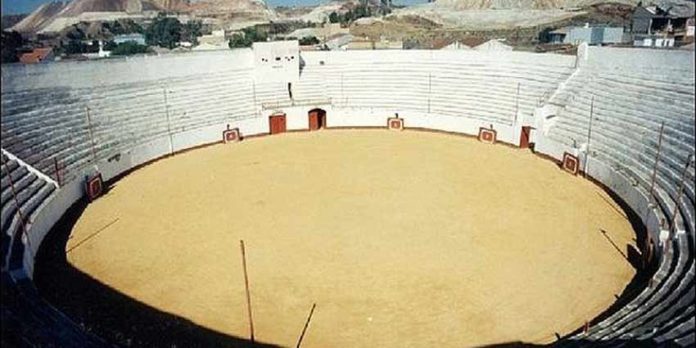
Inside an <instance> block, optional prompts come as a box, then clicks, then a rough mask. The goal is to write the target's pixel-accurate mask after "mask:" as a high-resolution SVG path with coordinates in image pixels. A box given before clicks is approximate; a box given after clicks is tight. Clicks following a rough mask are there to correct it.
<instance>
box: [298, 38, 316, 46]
mask: <svg viewBox="0 0 696 348" xmlns="http://www.w3.org/2000/svg"><path fill="white" fill-rule="evenodd" d="M318 44H319V39H317V38H316V37H315V36H305V37H303V38H301V39H300V45H302V46H306V45H318Z"/></svg>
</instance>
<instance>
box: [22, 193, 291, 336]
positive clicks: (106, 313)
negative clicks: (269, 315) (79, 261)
mask: <svg viewBox="0 0 696 348" xmlns="http://www.w3.org/2000/svg"><path fill="white" fill-rule="evenodd" d="M86 207H87V203H85V202H83V201H78V202H77V203H75V204H74V205H73V206H72V207H71V208H70V209H69V210H68V211H67V212H66V213H65V215H64V216H63V217H62V218H61V219H60V220H59V221H58V223H57V224H56V225H55V226H54V227H53V229H52V230H51V232H49V234H48V235H47V236H46V239H45V240H44V242H43V243H42V246H41V249H40V250H39V253H38V255H37V257H36V267H35V275H34V283H35V284H36V287H37V288H38V291H39V294H40V295H41V296H42V297H43V298H45V299H46V300H48V301H49V302H50V303H51V304H53V305H54V306H55V307H56V308H58V309H59V310H60V311H62V312H63V313H65V314H66V315H68V317H70V318H71V319H72V320H73V321H74V322H75V323H77V324H78V325H80V326H82V327H83V328H84V329H85V331H87V332H91V333H94V334H96V335H97V336H99V337H101V338H103V339H104V340H106V341H107V342H109V343H114V344H117V345H119V346H125V347H128V346H134V347H279V346H277V345H273V344H267V343H262V342H258V341H256V342H255V343H253V344H252V343H251V342H250V341H249V340H247V339H245V338H240V337H234V336H230V335H227V334H224V333H221V332H217V331H214V330H211V329H208V328H205V327H202V326H200V325H197V324H195V323H193V322H191V321H190V320H188V319H185V318H183V317H180V316H177V315H174V314H170V313H166V312H163V311H160V310H158V309H156V308H154V307H151V306H149V305H147V304H144V303H142V302H139V301H137V300H135V299H133V298H131V297H128V296H126V295H124V294H123V293H121V292H119V291H117V290H115V289H113V288H111V287H109V286H108V285H105V284H103V283H101V282H100V281H98V280H96V279H94V278H92V277H91V276H90V275H88V274H86V273H84V272H82V271H80V270H79V269H77V268H75V267H73V266H72V265H70V264H69V263H68V262H67V258H66V252H65V250H66V249H65V248H66V244H67V241H68V238H69V236H70V231H71V230H72V228H73V226H74V225H75V223H76V221H77V219H78V218H79V216H80V215H81V214H82V212H83V211H84V210H85V208H86Z"/></svg>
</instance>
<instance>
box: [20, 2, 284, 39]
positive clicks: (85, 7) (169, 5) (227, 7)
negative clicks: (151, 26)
mask: <svg viewBox="0 0 696 348" xmlns="http://www.w3.org/2000/svg"><path fill="white" fill-rule="evenodd" d="M154 11H167V12H176V13H183V14H190V15H192V16H195V17H199V18H218V19H223V20H230V21H241V22H254V21H255V22H259V21H260V22H265V21H269V20H273V19H276V18H277V15H276V13H275V12H274V11H273V10H272V9H271V8H270V7H268V5H266V3H265V2H264V1H263V0H72V1H70V2H67V3H62V2H52V3H47V4H44V5H41V6H40V7H39V8H37V9H36V10H35V11H34V12H32V13H31V14H30V15H29V16H27V18H25V19H24V20H23V21H21V22H20V23H18V24H17V25H15V26H13V27H12V29H13V30H17V31H19V32H22V33H38V32H42V31H50V32H58V31H60V30H62V29H63V28H65V27H67V26H70V25H72V24H75V23H78V22H81V21H87V22H93V21H110V20H115V19H119V18H144V17H148V16H152V13H153V12H154Z"/></svg>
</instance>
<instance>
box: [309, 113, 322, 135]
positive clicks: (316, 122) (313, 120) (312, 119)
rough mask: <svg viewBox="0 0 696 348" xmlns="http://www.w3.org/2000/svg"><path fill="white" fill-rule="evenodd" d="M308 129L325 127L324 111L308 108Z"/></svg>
mask: <svg viewBox="0 0 696 348" xmlns="http://www.w3.org/2000/svg"><path fill="white" fill-rule="evenodd" d="M308 115H309V130H311V131H312V130H318V129H322V128H324V127H326V111H325V110H323V109H312V110H309V113H308Z"/></svg>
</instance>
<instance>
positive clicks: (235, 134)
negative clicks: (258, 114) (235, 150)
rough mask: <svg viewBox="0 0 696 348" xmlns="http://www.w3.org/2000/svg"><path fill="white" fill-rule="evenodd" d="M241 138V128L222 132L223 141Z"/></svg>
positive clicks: (227, 141)
mask: <svg viewBox="0 0 696 348" xmlns="http://www.w3.org/2000/svg"><path fill="white" fill-rule="evenodd" d="M240 139H241V137H240V135H239V128H233V129H227V130H224V131H223V132H222V141H223V142H225V143H231V142H236V141H239V140H240Z"/></svg>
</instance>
